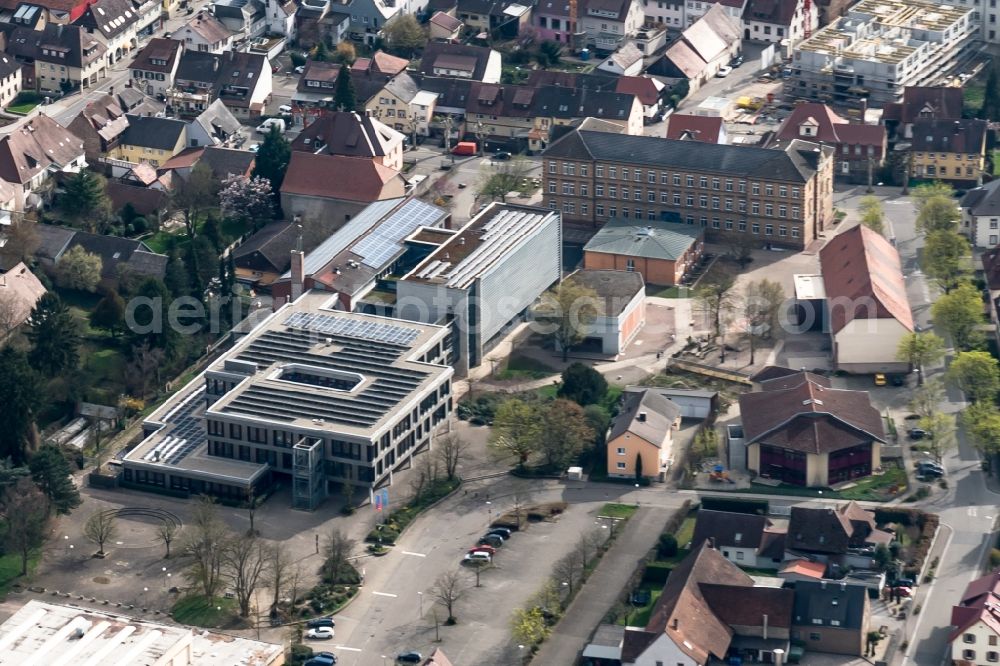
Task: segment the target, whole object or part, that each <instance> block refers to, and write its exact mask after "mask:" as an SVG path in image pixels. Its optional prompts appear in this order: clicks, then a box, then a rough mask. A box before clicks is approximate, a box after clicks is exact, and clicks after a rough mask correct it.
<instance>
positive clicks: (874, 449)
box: [731, 372, 886, 488]
mask: <svg viewBox="0 0 1000 666" xmlns="http://www.w3.org/2000/svg"><path fill="white" fill-rule="evenodd" d="M762 386H763V390H762V391H757V392H753V393H744V394H742V395H740V397H739V403H740V414H741V418H742V427H743V442H744V443H743V445H744V446H745V447H746V460H747V467H748V469H749V470H750V471H751V472H753V473H755V474H757V475H759V476H762V477H764V478H767V479H773V480H776V481H781V482H783V483H787V484H789V485H793V486H808V487H821V488H823V487H828V486H830V485H833V484H837V483H841V482H843V481H850V480H852V479H857V478H861V477H865V476H869V475H871V474H872V472H873V471H875V470H877V469H879V468H880V467H881V465H882V445H883V444H884V443H885V441H886V439H885V430H884V427H883V424H882V417H881V415H880V414H879V412H878V410H877V409H875V408H874V407H872V405H871V402H870V400H869V397H868V393H867V392H866V391H850V390H847V389H835V388H832V387H831V386H830V381H829V380H828V379H826V378H825V377H820V376H818V375H813V374H811V373H808V372H800V373H799V374H798V375H797V376H793V377H789V378H786V379H777V380H772V381H769V382H764V383H763V385H762ZM731 443H732V442H731Z"/></svg>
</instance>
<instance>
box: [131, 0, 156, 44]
mask: <svg viewBox="0 0 1000 666" xmlns="http://www.w3.org/2000/svg"><path fill="white" fill-rule="evenodd" d="M133 6H134V7H135V15H136V24H135V29H136V37H137V38H139V37H141V38H142V39H148V38H150V37H152V36H153V35H154V34H156V32H157V31H159V29H160V28H161V27H162V25H163V9H162V7H163V4H162V2H161V0H133Z"/></svg>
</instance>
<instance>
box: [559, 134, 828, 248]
mask: <svg viewBox="0 0 1000 666" xmlns="http://www.w3.org/2000/svg"><path fill="white" fill-rule="evenodd" d="M542 158H543V174H544V175H543V192H544V201H543V204H544V205H545V206H547V207H548V208H549V209H550V210H553V211H560V212H561V213H562V216H563V220H564V221H566V222H569V223H571V224H576V225H584V226H589V227H591V228H597V227H601V226H603V225H604V224H605V223H606V222H608V221H610V220H614V219H633V220H637V221H638V220H666V221H672V220H676V219H677V216H678V215H679V216H680V219H681V221H682V222H684V223H686V224H689V225H698V226H700V227H702V228H703V229H704V230H705V233H706V237H707V239H708V240H710V241H719V240H723V241H724V240H727V239H729V240H731V239H734V238H746V237H750V238H752V239H753V240H754V241H756V242H758V243H761V244H769V245H773V246H781V247H788V248H794V249H803V248H804V247H805V246H806V245H808V244H809V243H810V242H811V241H812V240H814V239H816V238H818V237H819V234H820V232H822V231H824V230H825V229H826V228H827V227H828V226H829V225H830V224H832V222H833V161H834V160H833V149H832V148H831V147H829V146H821V145H819V144H815V143H810V142H807V141H800V140H793V141H791V142H789V143H788V145H787V146H785V147H783V148H782V149H781V150H769V149H765V148H752V147H745V146H729V145H714V144H706V143H702V142H700V141H675V140H671V139H660V138H657V137H646V136H623V135H620V134H607V133H603V132H592V131H586V130H582V131H581V130H574V131H573V132H570V133H569V134H566V135H565V136H564V137H562V138H561V139H559V140H558V141H556V142H555V143H553V144H552V145H551V146H550V147H549V148H548V149H547V150H546V151H545V152H544V153H543V154H542Z"/></svg>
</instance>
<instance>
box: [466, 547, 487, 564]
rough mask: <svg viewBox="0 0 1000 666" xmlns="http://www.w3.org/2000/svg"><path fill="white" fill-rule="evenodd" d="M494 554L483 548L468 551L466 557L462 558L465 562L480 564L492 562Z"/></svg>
mask: <svg viewBox="0 0 1000 666" xmlns="http://www.w3.org/2000/svg"><path fill="white" fill-rule="evenodd" d="M492 561H493V556H492V555H490V554H489V553H487V552H486V551H483V550H474V551H472V552H471V553H466V554H465V557H464V558H463V559H462V563H463V564H479V563H482V562H486V563H489V562H492Z"/></svg>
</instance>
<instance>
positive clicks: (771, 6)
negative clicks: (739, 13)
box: [743, 0, 819, 54]
mask: <svg viewBox="0 0 1000 666" xmlns="http://www.w3.org/2000/svg"><path fill="white" fill-rule="evenodd" d="M743 26H744V27H743V39H745V40H747V41H753V42H768V43H771V44H780V45H781V48H782V49H783V51H784V53H788V54H790V53H791V52H792V49H793V48H794V47H795V45H796V44H798V43H799V42H800V41H802V40H803V39H805V38H807V37H809V36H811V35H812V33H813V32H815V31H816V29H817V28H819V8H818V7H817V4H816V3H814V2H812V0H789V1H784V2H783V1H782V0H747V5H746V8H745V9H744V10H743Z"/></svg>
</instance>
